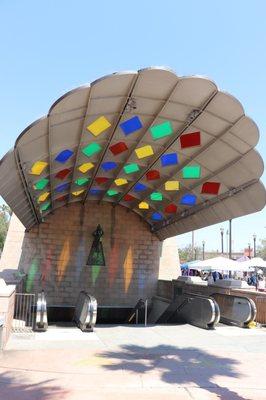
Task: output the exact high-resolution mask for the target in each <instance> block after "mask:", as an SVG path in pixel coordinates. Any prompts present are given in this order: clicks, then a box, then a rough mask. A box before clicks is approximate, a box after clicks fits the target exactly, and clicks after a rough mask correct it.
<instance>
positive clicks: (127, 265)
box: [123, 246, 133, 293]
mask: <svg viewBox="0 0 266 400" xmlns="http://www.w3.org/2000/svg"><path fill="white" fill-rule="evenodd" d="M123 269H124V289H125V293H127V292H128V288H129V285H130V283H131V279H132V275H133V253H132V248H131V246H129V248H128V250H127V255H126V258H125V261H124V265H123Z"/></svg>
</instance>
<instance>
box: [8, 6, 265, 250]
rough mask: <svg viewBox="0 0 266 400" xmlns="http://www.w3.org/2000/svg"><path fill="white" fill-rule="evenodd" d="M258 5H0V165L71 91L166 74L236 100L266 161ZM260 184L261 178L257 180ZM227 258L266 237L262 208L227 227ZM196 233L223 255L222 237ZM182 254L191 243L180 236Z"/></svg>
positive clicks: (261, 9) (261, 11)
mask: <svg viewBox="0 0 266 400" xmlns="http://www.w3.org/2000/svg"><path fill="white" fill-rule="evenodd" d="M265 14H266V2H265V1H264V0H261V1H258V0H253V1H252V2H251V1H248V0H234V1H232V0H231V1H229V0H223V1H221V2H215V1H213V0H212V1H204V0H202V1H201V2H199V1H196V0H190V1H178V0H164V1H156V0H145V1H144V0H134V1H131V2H127V1H120V0H119V1H116V0H113V1H110V0H109V1H108V0H105V1H104V0H98V1H88V0H73V1H70V0H56V1H55V0H46V1H42V2H40V1H36V0H34V1H31V0H23V1H21V0H12V1H10V0H0V57H1V58H0V110H1V113H0V139H1V140H0V158H1V157H2V156H3V155H4V154H5V153H6V152H7V151H8V150H9V149H10V148H11V147H12V146H13V144H14V142H15V139H16V137H17V136H18V135H19V134H20V133H21V131H22V130H23V129H24V128H25V127H26V126H27V125H28V124H30V123H31V122H32V121H34V120H36V119H38V118H39V117H41V116H43V115H45V114H46V113H47V111H48V109H49V107H50V105H51V104H52V103H53V102H54V101H55V100H56V99H57V98H58V97H59V96H61V95H62V94H64V93H65V92H67V91H68V90H70V89H72V88H75V87H77V86H80V85H82V84H84V83H88V82H91V81H93V80H95V79H97V78H99V77H101V76H103V75H106V74H109V73H112V72H115V71H123V70H138V69H140V68H144V67H148V66H163V65H164V66H169V67H170V68H172V69H173V70H174V71H175V72H176V73H177V75H179V76H182V75H193V74H197V75H204V76H207V77H209V78H211V79H213V80H214V81H215V82H216V84H217V85H218V87H219V88H220V89H222V90H225V91H227V92H229V93H231V94H233V95H234V96H235V97H237V98H238V99H239V100H240V102H241V103H242V104H243V106H244V109H245V111H246V114H247V115H248V116H250V117H251V118H252V119H254V121H255V122H256V123H257V125H258V127H259V129H260V135H261V137H260V142H259V144H258V146H257V149H258V151H259V152H260V153H261V155H262V157H263V158H264V159H265V156H266V140H265V139H266V135H265V130H266V118H265V98H264V96H265V92H266V73H265V71H266V51H265V45H266V24H265ZM262 180H263V182H264V184H266V174H265V173H264V175H263V176H262ZM232 226H233V250H235V251H241V250H242V249H243V248H244V247H247V246H248V243H249V242H251V243H252V235H253V234H254V233H256V235H257V238H258V241H259V240H260V239H262V238H266V209H264V210H263V211H261V212H259V213H256V214H252V215H249V216H246V217H241V218H238V219H235V220H233V225H232ZM221 227H224V229H225V231H226V229H227V228H228V224H227V223H226V222H225V223H223V224H218V225H214V226H211V227H208V228H204V229H200V230H198V231H196V232H195V242H196V244H198V245H199V246H201V244H202V241H203V240H205V242H206V250H207V251H208V250H217V249H218V250H220V228H221ZM177 240H178V244H179V246H181V247H183V246H185V245H186V244H189V243H190V242H191V233H190V234H185V235H180V236H179V237H178V238H177Z"/></svg>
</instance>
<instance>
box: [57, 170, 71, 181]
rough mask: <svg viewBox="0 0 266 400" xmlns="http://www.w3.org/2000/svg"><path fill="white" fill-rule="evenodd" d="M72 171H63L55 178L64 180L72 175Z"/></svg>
mask: <svg viewBox="0 0 266 400" xmlns="http://www.w3.org/2000/svg"><path fill="white" fill-rule="evenodd" d="M70 171H71V170H70V169H69V168H65V169H62V170H61V171H59V172H57V174H56V175H55V178H57V179H61V180H63V179H65V178H66V177H67V175H68V174H69V173H70Z"/></svg>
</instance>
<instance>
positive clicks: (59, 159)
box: [55, 149, 74, 164]
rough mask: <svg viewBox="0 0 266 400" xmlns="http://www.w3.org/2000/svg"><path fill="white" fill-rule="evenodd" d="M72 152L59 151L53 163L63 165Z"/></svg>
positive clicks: (67, 150)
mask: <svg viewBox="0 0 266 400" xmlns="http://www.w3.org/2000/svg"><path fill="white" fill-rule="evenodd" d="M73 154H74V152H73V151H72V150H69V149H66V150H63V151H61V152H60V153H59V154H57V156H56V157H55V161H57V162H60V163H62V164H63V163H65V162H66V161H67V160H68V159H69V158H70V157H72V156H73Z"/></svg>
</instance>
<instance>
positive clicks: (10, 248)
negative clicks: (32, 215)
mask: <svg viewBox="0 0 266 400" xmlns="http://www.w3.org/2000/svg"><path fill="white" fill-rule="evenodd" d="M24 232H25V227H24V225H22V223H21V222H20V220H19V219H18V218H17V216H16V215H15V214H14V213H13V214H12V216H11V219H10V223H9V228H8V232H7V236H6V241H5V245H4V248H3V252H2V255H1V259H0V272H1V271H3V270H17V269H18V265H19V260H20V256H21V251H22V243H23V239H24ZM2 277H3V278H4V279H5V277H4V276H2Z"/></svg>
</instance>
